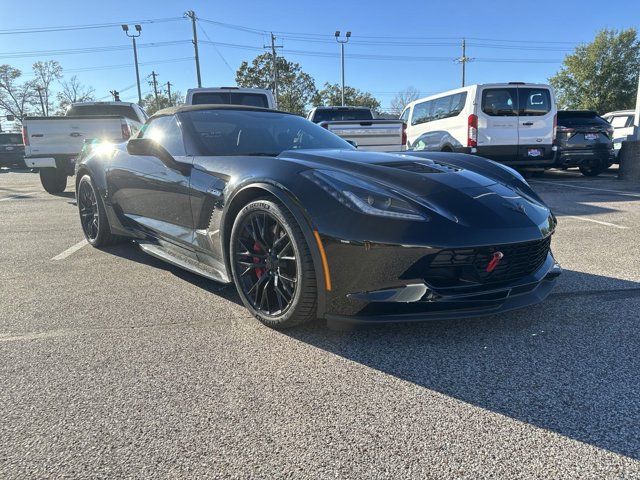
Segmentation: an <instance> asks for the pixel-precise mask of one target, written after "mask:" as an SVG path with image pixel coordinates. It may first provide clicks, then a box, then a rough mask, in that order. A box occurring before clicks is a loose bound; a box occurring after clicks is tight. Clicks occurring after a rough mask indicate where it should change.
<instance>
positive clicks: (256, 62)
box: [236, 53, 317, 115]
mask: <svg viewBox="0 0 640 480" xmlns="http://www.w3.org/2000/svg"><path fill="white" fill-rule="evenodd" d="M276 63H277V67H278V108H279V109H280V110H284V111H285V112H291V113H296V114H298V115H304V113H305V110H307V108H308V106H309V105H310V103H311V100H312V99H313V97H314V95H315V94H316V92H317V89H316V84H315V82H314V80H313V77H311V75H309V74H308V73H306V72H304V71H303V70H302V68H301V67H300V64H298V63H294V62H290V61H288V60H287V59H286V58H284V57H276ZM272 77H273V73H272V61H271V54H270V53H263V54H262V55H258V56H257V57H256V58H254V59H253V60H252V61H251V64H249V63H248V62H242V63H241V64H240V68H238V71H237V72H236V83H237V84H238V86H239V87H245V88H269V89H272V90H273V78H272Z"/></svg>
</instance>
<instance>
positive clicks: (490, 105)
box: [476, 86, 518, 162]
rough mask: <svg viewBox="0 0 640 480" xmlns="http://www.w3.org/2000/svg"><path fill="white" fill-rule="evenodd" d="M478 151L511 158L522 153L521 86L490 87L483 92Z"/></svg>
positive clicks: (484, 154) (478, 110)
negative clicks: (519, 116)
mask: <svg viewBox="0 0 640 480" xmlns="http://www.w3.org/2000/svg"><path fill="white" fill-rule="evenodd" d="M479 97H480V99H479V100H480V102H479V106H480V108H476V115H477V116H478V147H477V150H478V152H477V153H478V155H480V156H482V157H487V158H491V159H494V160H498V161H502V162H510V161H513V160H514V159H516V157H517V155H518V89H517V87H515V86H514V87H486V88H482V90H480V92H479Z"/></svg>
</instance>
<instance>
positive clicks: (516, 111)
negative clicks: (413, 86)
mask: <svg viewBox="0 0 640 480" xmlns="http://www.w3.org/2000/svg"><path fill="white" fill-rule="evenodd" d="M556 111H557V107H556V101H555V95H554V91H553V88H552V87H550V86H549V85H542V84H532V83H522V82H510V83H490V84H484V85H469V86H467V87H462V88H457V89H455V90H450V91H448V92H444V93H440V94H437V95H432V96H430V97H426V98H421V99H419V100H415V101H413V102H411V103H410V104H409V105H407V106H406V107H405V109H404V111H403V112H402V114H401V116H400V118H401V119H402V120H404V121H405V122H406V124H407V148H409V149H412V150H431V151H442V152H464V153H472V154H477V155H480V156H482V157H486V158H490V159H493V160H497V161H499V162H501V163H504V164H507V165H512V166H517V167H546V168H549V167H551V166H552V165H553V162H554V159H555V148H554V146H553V139H554V127H555V123H554V122H555V115H556Z"/></svg>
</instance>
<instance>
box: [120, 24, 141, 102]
mask: <svg viewBox="0 0 640 480" xmlns="http://www.w3.org/2000/svg"><path fill="white" fill-rule="evenodd" d="M134 28H135V30H136V32H138V34H137V35H136V34H131V35H130V34H129V25H122V31H123V32H124V33H125V34H126V35H127V37H129V38H131V41H132V43H133V63H134V64H135V66H136V83H137V85H138V105H142V90H141V89H140V69H139V68H138V47H137V46H136V38H138V37H139V36H140V35H141V34H142V26H141V25H134Z"/></svg>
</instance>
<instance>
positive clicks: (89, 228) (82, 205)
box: [76, 175, 120, 247]
mask: <svg viewBox="0 0 640 480" xmlns="http://www.w3.org/2000/svg"><path fill="white" fill-rule="evenodd" d="M76 197H77V201H78V211H79V212H80V224H81V226H82V232H83V233H84V237H85V238H86V239H87V241H88V242H89V243H90V244H91V245H93V246H94V247H105V246H107V245H111V244H114V243H117V242H118V241H119V240H120V237H118V236H116V235H113V234H112V233H111V228H110V227H109V220H108V219H107V212H106V211H105V209H104V204H103V203H102V199H101V198H100V195H98V191H97V189H96V188H95V186H94V184H93V180H92V179H91V177H90V176H89V175H84V176H83V177H82V178H81V179H80V181H79V182H78V189H77V193H76Z"/></svg>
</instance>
